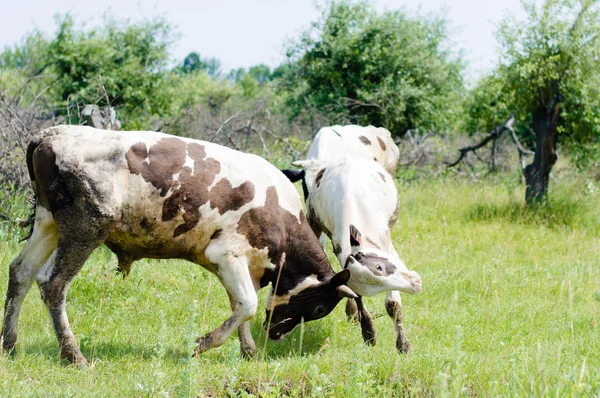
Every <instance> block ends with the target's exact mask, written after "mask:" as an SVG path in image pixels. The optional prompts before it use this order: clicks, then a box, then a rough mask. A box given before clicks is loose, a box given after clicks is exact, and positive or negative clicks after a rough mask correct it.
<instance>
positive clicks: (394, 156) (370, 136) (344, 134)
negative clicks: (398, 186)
mask: <svg viewBox="0 0 600 398" xmlns="http://www.w3.org/2000/svg"><path fill="white" fill-rule="evenodd" d="M399 154H400V151H399V150H398V146H396V144H395V143H394V140H393V139H392V135H391V134H390V132H389V131H388V130H387V129H385V128H383V127H374V126H367V127H362V126H356V125H348V126H339V125H336V126H331V127H323V128H322V129H321V130H319V132H318V133H317V135H316V136H315V138H314V140H313V143H312V145H311V146H310V149H309V150H308V155H307V156H306V158H307V159H321V160H335V159H340V158H343V157H346V156H355V157H359V158H365V159H370V160H374V161H376V162H377V163H379V164H380V165H381V166H383V168H385V169H386V170H387V172H388V173H390V174H391V175H395V174H396V167H397V166H398V156H399Z"/></svg>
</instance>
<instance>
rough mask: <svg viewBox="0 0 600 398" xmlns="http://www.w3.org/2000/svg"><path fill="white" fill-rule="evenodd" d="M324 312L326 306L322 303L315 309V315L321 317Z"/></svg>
mask: <svg viewBox="0 0 600 398" xmlns="http://www.w3.org/2000/svg"><path fill="white" fill-rule="evenodd" d="M324 313H325V307H323V306H322V305H320V306H318V307H317V308H315V311H314V314H315V317H320V316H322V315H323V314H324Z"/></svg>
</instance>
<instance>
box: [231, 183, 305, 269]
mask: <svg viewBox="0 0 600 398" xmlns="http://www.w3.org/2000/svg"><path fill="white" fill-rule="evenodd" d="M301 217H302V216H301ZM298 222H299V220H298V218H296V216H294V215H293V214H292V213H290V212H288V211H287V210H284V209H283V208H282V207H280V206H279V196H278V195H277V190H276V189H275V187H269V188H267V198H266V199H265V205H264V206H262V207H255V208H253V209H250V210H248V211H247V212H245V213H244V214H242V216H241V217H240V221H239V223H238V227H237V232H238V233H239V234H242V235H244V236H245V237H246V238H247V239H248V242H250V245H251V246H252V247H254V248H255V249H257V250H261V249H264V248H265V247H266V248H267V249H268V250H269V258H270V259H271V262H272V263H273V264H279V261H280V259H281V254H282V250H281V249H282V248H283V245H282V243H283V242H285V237H286V224H288V225H292V224H298Z"/></svg>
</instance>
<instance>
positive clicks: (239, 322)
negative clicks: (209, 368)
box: [194, 248, 258, 356]
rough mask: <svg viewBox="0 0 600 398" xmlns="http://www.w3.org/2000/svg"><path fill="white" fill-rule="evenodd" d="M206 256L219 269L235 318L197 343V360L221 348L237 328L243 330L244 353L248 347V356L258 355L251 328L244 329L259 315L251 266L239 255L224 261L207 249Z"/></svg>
mask: <svg viewBox="0 0 600 398" xmlns="http://www.w3.org/2000/svg"><path fill="white" fill-rule="evenodd" d="M206 254H207V257H208V258H209V260H210V261H211V262H213V263H214V264H216V265H217V266H218V271H217V275H218V277H219V279H220V280H221V283H222V284H223V286H224V287H225V290H227V293H228V294H229V296H230V297H231V299H230V301H231V306H232V309H233V314H231V316H230V317H229V318H227V319H226V320H225V322H223V324H222V325H221V326H219V327H218V328H216V329H215V330H213V331H212V332H210V333H207V334H206V335H204V336H203V337H200V338H199V339H198V340H197V343H198V347H196V351H195V352H194V356H197V355H199V354H201V353H203V352H204V351H206V350H208V349H210V348H214V347H219V346H220V345H221V344H223V343H224V342H225V340H227V338H228V337H229V336H230V335H231V333H233V331H234V330H235V329H237V328H240V329H241V334H240V341H242V339H243V341H242V350H244V344H247V345H248V347H247V354H253V353H254V352H255V351H256V345H255V344H254V340H252V336H251V335H250V325H249V324H247V325H244V323H247V322H246V321H249V320H250V319H252V317H254V315H255V314H256V306H257V303H258V298H257V296H256V291H255V290H254V285H253V284H252V278H251V277H250V272H249V270H248V263H247V261H246V259H245V258H242V257H236V256H235V255H229V256H223V257H221V256H218V255H215V254H214V253H211V251H210V250H209V248H207V250H206ZM211 254H212V256H211ZM215 257H216V258H215ZM248 336H249V338H248Z"/></svg>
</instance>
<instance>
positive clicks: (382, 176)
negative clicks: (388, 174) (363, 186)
mask: <svg viewBox="0 0 600 398" xmlns="http://www.w3.org/2000/svg"><path fill="white" fill-rule="evenodd" d="M377 174H379V177H381V179H382V180H383V182H385V175H384V174H383V173H379V172H378V173H377Z"/></svg>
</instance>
